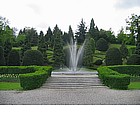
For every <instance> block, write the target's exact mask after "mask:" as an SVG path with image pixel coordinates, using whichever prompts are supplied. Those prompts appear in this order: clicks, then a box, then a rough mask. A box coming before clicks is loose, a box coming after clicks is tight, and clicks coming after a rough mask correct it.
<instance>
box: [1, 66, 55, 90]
mask: <svg viewBox="0 0 140 140" xmlns="http://www.w3.org/2000/svg"><path fill="white" fill-rule="evenodd" d="M51 71H52V67H51V66H1V67H0V74H19V79H20V85H21V87H22V88H23V89H24V90H31V89H35V88H39V87H41V86H42V84H43V83H44V82H45V81H46V80H47V78H48V77H49V76H50V75H51Z"/></svg>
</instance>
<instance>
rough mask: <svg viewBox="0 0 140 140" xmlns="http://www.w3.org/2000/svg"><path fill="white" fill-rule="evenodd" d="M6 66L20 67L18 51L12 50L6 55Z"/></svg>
mask: <svg viewBox="0 0 140 140" xmlns="http://www.w3.org/2000/svg"><path fill="white" fill-rule="evenodd" d="M8 66H20V55H19V51H17V50H12V51H11V52H10V53H9V55H8Z"/></svg>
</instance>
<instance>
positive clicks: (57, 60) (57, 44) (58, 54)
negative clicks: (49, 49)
mask: <svg viewBox="0 0 140 140" xmlns="http://www.w3.org/2000/svg"><path fill="white" fill-rule="evenodd" d="M53 37H54V44H53V46H54V54H53V60H54V67H55V68H60V67H61V66H63V64H64V52H63V40H62V35H61V31H60V30H59V28H58V26H56V27H55V31H54V35H53Z"/></svg>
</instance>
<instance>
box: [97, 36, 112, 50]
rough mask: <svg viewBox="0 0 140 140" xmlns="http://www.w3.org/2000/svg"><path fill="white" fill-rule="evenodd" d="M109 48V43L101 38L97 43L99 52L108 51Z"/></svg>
mask: <svg viewBox="0 0 140 140" xmlns="http://www.w3.org/2000/svg"><path fill="white" fill-rule="evenodd" d="M108 48H109V45H108V42H107V41H106V40H105V39H104V38H100V39H99V40H98V41H97V43H96V49H97V50H99V51H107V50H108Z"/></svg>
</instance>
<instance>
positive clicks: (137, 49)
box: [135, 43, 140, 55]
mask: <svg viewBox="0 0 140 140" xmlns="http://www.w3.org/2000/svg"><path fill="white" fill-rule="evenodd" d="M135 54H138V55H140V43H138V44H137V46H136V50H135Z"/></svg>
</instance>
